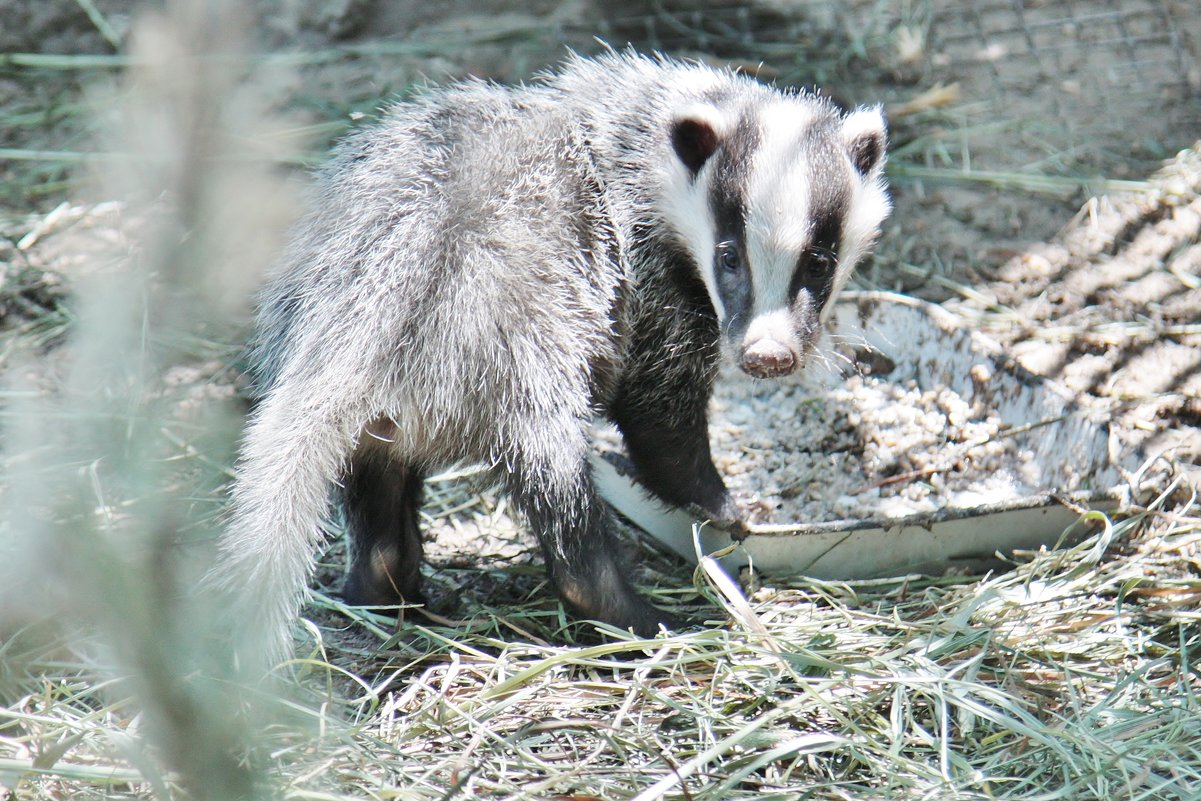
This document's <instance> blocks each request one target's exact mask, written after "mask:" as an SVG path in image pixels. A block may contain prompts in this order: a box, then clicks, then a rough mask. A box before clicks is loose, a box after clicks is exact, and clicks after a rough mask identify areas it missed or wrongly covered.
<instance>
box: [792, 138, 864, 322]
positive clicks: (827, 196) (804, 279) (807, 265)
mask: <svg viewBox="0 0 1201 801" xmlns="http://www.w3.org/2000/svg"><path fill="white" fill-rule="evenodd" d="M812 147H813V150H812V158H811V159H810V161H809V165H810V167H809V213H810V217H811V218H812V227H811V229H810V232H811V233H810V236H809V241H808V244H807V245H806V247H805V249H804V250H803V251H802V252H801V253H800V255H799V256H798V258H797V261H796V266H795V268H794V272H793V275H792V281H791V282H790V284H789V288H788V295H789V297H791V298H794V299H795V298H796V296H797V294H798V293H799V292H801V290H805V291H806V292H807V293H808V294H809V297H810V298H811V299H812V301H813V308H814V309H815V310H817V311H820V310H821V309H823V308H825V306H826V303H827V302H828V301H829V300H830V294H831V293H832V292H833V291H834V281H835V278H836V277H837V272H838V258H839V249H840V245H841V243H842V232H843V227H844V225H845V222H846V216H847V213H848V211H849V209H850V203H851V187H850V184H849V176H848V175H847V168H846V162H845V160H844V158H843V157H842V156H841V154H840V153H838V152H837V150H836V149H835V148H834V147H833V146H831V144H830V143H829V142H828V141H824V142H821V143H817V142H814V143H813V144H812Z"/></svg>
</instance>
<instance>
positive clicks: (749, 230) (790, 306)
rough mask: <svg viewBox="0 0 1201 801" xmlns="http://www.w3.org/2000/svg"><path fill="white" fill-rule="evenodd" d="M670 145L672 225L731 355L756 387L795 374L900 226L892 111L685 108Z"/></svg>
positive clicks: (789, 105) (804, 100)
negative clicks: (894, 199)
mask: <svg viewBox="0 0 1201 801" xmlns="http://www.w3.org/2000/svg"><path fill="white" fill-rule="evenodd" d="M670 135H671V149H672V151H673V155H674V160H675V162H676V163H675V164H673V166H672V168H671V171H670V172H671V175H670V177H669V178H668V181H667V184H668V185H667V194H668V196H669V200H668V202H667V203H666V204H665V212H666V213H665V216H666V218H667V221H668V222H669V223H670V224H671V225H672V227H673V228H674V229H675V231H676V233H677V234H678V236H679V238H680V241H681V242H682V244H683V245H684V247H685V248H686V249H687V250H688V251H689V253H690V255H691V256H692V258H693V259H694V260H695V263H696V265H697V267H698V269H699V271H700V277H701V279H702V281H703V282H704V284H705V287H706V289H707V290H708V294H709V297H710V299H711V300H712V302H713V307H714V309H715V310H716V312H717V317H718V320H719V321H720V323H721V328H722V332H723V340H724V341H723V350H726V351H727V352H732V355H733V357H734V359H735V360H736V361H737V363H738V364H739V366H740V367H741V368H742V370H743V371H745V372H746V373H748V374H750V375H752V376H755V377H759V378H769V377H775V376H782V375H787V374H789V373H792V372H794V371H795V370H797V369H799V368H800V367H801V366H802V364H803V363H804V361H805V358H806V356H807V355H808V353H809V352H810V351H811V350H812V349H813V348H814V346H815V345H816V344H817V341H818V339H819V337H820V333H821V323H822V321H823V320H824V319H825V317H826V316H827V315H828V314H829V312H830V307H831V301H832V300H833V298H834V296H835V295H836V294H837V293H838V291H839V290H840V289H841V288H842V286H843V285H844V284H845V283H846V280H847V278H848V276H849V275H850V272H851V269H852V268H853V267H854V265H855V263H856V262H857V261H858V260H859V258H860V257H861V256H862V255H863V254H864V252H865V251H866V250H867V249H868V248H869V247H870V246H871V245H872V243H873V241H874V240H875V238H876V235H877V234H878V232H879V227H880V223H881V222H883V220H884V218H885V217H886V216H888V212H889V209H890V204H889V200H888V196H887V193H886V190H885V186H884V179H883V176H882V172H883V162H884V150H885V138H886V134H885V124H884V117H883V114H882V112H881V110H880V109H879V108H864V109H858V110H856V111H853V112H850V113H843V112H841V111H839V110H838V109H836V108H835V107H834V106H833V104H831V103H829V102H828V101H826V100H824V99H820V98H815V97H810V96H804V95H793V96H790V95H780V94H774V93H773V95H772V100H771V101H770V102H768V103H747V104H744V105H742V106H741V107H735V108H733V109H730V108H726V107H723V106H721V105H716V104H714V105H710V104H700V105H696V106H691V107H688V108H685V109H682V110H681V111H680V112H679V113H677V114H676V115H675V117H674V119H673V120H672V122H671V129H670Z"/></svg>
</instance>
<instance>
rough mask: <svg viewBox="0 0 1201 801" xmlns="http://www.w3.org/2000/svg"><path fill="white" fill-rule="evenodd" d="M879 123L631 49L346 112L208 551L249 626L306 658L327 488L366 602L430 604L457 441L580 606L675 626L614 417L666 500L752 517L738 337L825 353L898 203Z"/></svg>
mask: <svg viewBox="0 0 1201 801" xmlns="http://www.w3.org/2000/svg"><path fill="white" fill-rule="evenodd" d="M885 142H886V132H885V122H884V118H883V114H882V111H881V109H880V108H879V107H862V108H858V109H854V110H849V111H848V110H843V109H841V108H839V107H838V106H836V105H835V104H834V103H832V102H831V101H830V100H828V99H826V98H824V97H823V96H821V95H819V94H816V93H811V92H804V91H782V90H779V89H776V88H772V87H769V86H767V85H765V84H762V83H760V82H758V81H757V80H755V79H753V78H751V77H748V76H745V75H741V74H736V73H734V72H732V71H725V70H719V69H714V68H710V67H707V66H701V65H698V64H693V63H685V62H680V61H676V60H672V59H670V58H667V57H663V56H654V57H651V56H643V55H639V54H636V53H633V52H620V53H618V52H609V53H607V54H605V55H602V56H600V57H597V58H584V57H579V56H572V57H571V58H570V59H569V60H568V61H567V62H566V63H565V65H564V66H563V67H562V68H561V69H560V70H559V71H558V72H555V73H551V74H547V75H544V76H542V78H541V79H540V80H538V81H537V82H535V83H533V84H531V85H523V86H519V87H502V86H498V85H494V84H491V83H487V82H483V81H476V80H473V81H468V82H464V83H460V84H457V85H454V86H451V87H449V88H442V89H431V90H427V91H426V92H424V94H422V95H421V96H419V97H417V98H416V99H412V100H408V101H404V102H399V103H396V104H394V105H392V106H390V107H388V108H386V109H384V110H383V111H382V112H381V119H380V120H379V121H378V122H377V123H374V124H372V125H370V126H369V127H366V128H365V129H362V130H360V131H358V132H355V133H352V134H351V135H349V136H348V137H347V138H346V139H345V140H344V141H343V142H341V143H340V145H338V146H337V147H336V149H335V152H334V155H333V158H332V160H331V161H330V162H329V163H328V165H327V166H326V167H325V168H324V169H323V170H322V171H321V172H320V173H319V175H318V176H317V178H316V179H315V182H314V184H315V185H314V189H313V192H312V202H311V204H310V206H309V210H308V211H307V213H306V214H305V215H304V216H303V217H302V218H301V219H300V220H299V222H298V224H297V225H296V226H295V229H294V232H293V234H292V237H291V239H290V244H289V245H288V246H287V247H286V248H285V250H284V252H283V255H282V258H281V259H280V260H279V262H278V264H277V265H276V266H275V268H274V269H273V270H272V271H271V273H270V274H269V276H268V279H267V281H266V285H265V288H264V289H263V290H262V292H261V295H260V298H259V309H258V314H257V323H256V328H255V334H254V335H253V337H252V342H251V347H250V349H249V353H250V359H249V361H250V365H251V368H250V374H251V377H252V380H253V384H254V388H255V395H256V406H255V407H254V409H253V410H252V412H251V415H250V418H249V420H248V423H247V427H246V430H245V434H244V438H243V442H242V446H241V451H240V455H239V461H238V466H237V474H236V480H235V482H234V485H233V489H232V498H231V504H230V509H231V511H230V518H229V520H228V525H227V527H226V529H225V531H224V533H223V535H222V537H221V539H220V543H219V553H218V557H217V562H216V564H215V566H214V568H213V570H212V573H211V579H212V581H213V582H215V584H216V585H217V586H218V587H219V588H220V589H222V590H223V591H227V592H229V593H230V594H231V603H230V609H231V610H232V617H233V618H234V620H235V621H236V625H238V626H239V627H240V628H241V629H242V632H241V634H242V635H243V636H244V637H246V638H249V639H251V640H252V641H253V642H254V643H255V645H254V646H252V647H254V648H258V649H260V650H259V653H260V655H261V656H262V657H263V658H264V659H268V658H278V657H281V656H283V655H285V654H286V652H287V645H288V643H289V641H290V640H289V637H288V630H289V624H290V621H291V619H292V618H293V617H294V616H295V615H297V614H298V612H299V605H300V602H301V600H302V598H303V595H304V592H305V587H306V585H307V582H308V579H309V577H310V573H311V571H312V569H313V565H314V560H315V555H316V553H317V551H318V549H319V547H320V545H321V543H322V541H323V537H324V532H325V531H326V530H328V529H329V528H330V527H331V526H330V525H329V521H330V519H331V518H330V513H331V511H332V509H333V508H334V504H336V505H337V506H340V507H341V512H342V519H343V520H344V521H345V526H346V529H347V531H348V533H349V542H350V547H349V554H350V555H349V567H348V572H347V577H346V580H345V585H344V590H343V592H344V596H345V599H346V600H347V601H348V602H350V603H352V604H364V605H384V604H397V603H400V602H405V603H420V602H421V600H422V592H421V572H420V565H421V559H422V534H421V526H420V523H419V507H420V504H421V498H422V485H423V480H424V478H425V477H426V476H427V475H430V474H431V471H435V470H440V469H443V468H445V467H448V466H451V465H454V464H463V463H476V464H482V465H484V466H485V468H486V469H487V471H488V472H489V473H490V474H491V475H492V476H494V477H495V479H496V480H497V481H498V482H499V483H500V485H501V486H502V488H503V489H504V490H505V491H506V492H507V493H508V494H509V496H510V498H511V502H512V504H513V505H514V506H515V508H516V509H518V510H519V511H520V512H521V513H522V515H523V516H524V519H525V520H526V521H527V522H528V525H529V526H530V528H531V529H532V530H533V532H534V533H535V534H536V536H537V539H538V542H539V543H540V546H541V550H542V553H543V555H544V558H545V563H546V568H547V571H548V574H549V577H550V580H551V583H552V584H553V586H554V587H555V588H556V590H557V592H558V594H559V596H560V597H561V598H562V600H563V601H564V602H565V604H566V605H567V606H568V607H569V608H570V609H571V610H574V612H575V613H576V614H577V615H579V616H581V617H583V618H589V619H594V620H597V621H602V622H604V623H607V624H611V625H612V626H615V627H618V628H620V629H629V630H632V631H633V632H635V633H636V634H638V635H652V634H654V633H655V632H657V631H658V630H659V628H660V626H666V627H668V628H671V627H674V626H676V625H678V623H679V621H678V620H677V619H676V618H675V617H674V616H673V615H672V614H670V613H668V612H666V611H663V610H661V609H659V608H656V607H655V606H654V605H652V604H651V603H649V602H648V601H647V600H646V599H645V598H644V597H643V596H642V595H640V594H639V593H638V592H637V591H636V590H635V589H634V588H633V587H632V586H631V584H630V581H629V579H628V576H627V571H626V568H625V567H624V566H623V564H622V560H621V558H620V557H619V556H618V553H619V550H618V548H617V547H616V543H615V539H614V532H613V529H614V519H613V513H612V511H611V510H610V509H609V508H608V506H607V505H606V504H605V503H604V502H603V501H602V500H601V499H600V498H599V497H598V495H597V491H596V488H595V487H594V484H593V480H592V477H591V474H590V468H589V459H588V454H589V447H590V443H589V430H590V426H591V423H592V421H593V419H594V416H597V415H600V416H604V417H607V418H608V419H609V420H611V421H612V422H614V423H615V424H616V425H617V427H618V429H619V430H620V431H621V434H622V436H623V439H624V442H625V445H626V448H627V452H628V456H629V458H630V460H631V462H632V463H633V465H634V467H635V469H636V472H637V476H638V478H639V480H640V481H641V483H642V484H643V485H644V487H645V488H646V489H647V490H648V491H649V492H651V493H652V494H653V495H654V496H656V497H657V498H658V499H660V500H661V501H663V502H666V503H667V504H672V505H676V506H679V507H684V508H688V509H691V510H693V511H694V512H695V513H696V514H698V515H703V516H705V517H707V518H709V519H711V520H714V521H718V522H721V523H725V524H735V523H737V521H739V520H740V519H741V513H740V511H739V509H738V507H737V505H736V503H735V502H734V501H733V500H732V499H731V496H730V494H729V493H728V492H727V490H726V487H725V485H724V484H723V482H722V479H721V477H720V476H719V475H718V472H717V470H716V469H715V468H714V465H713V462H712V459H711V456H710V450H709V442H708V433H707V425H706V407H707V404H708V400H709V397H710V393H711V389H712V385H713V381H714V378H715V375H716V372H717V369H718V365H719V359H720V358H721V357H722V355H723V353H724V354H726V356H727V358H731V359H733V360H734V361H735V362H736V363H737V364H738V365H739V366H740V367H741V369H742V370H743V371H745V372H746V373H747V374H749V375H750V376H753V377H756V378H772V377H776V376H783V375H787V374H789V373H793V372H794V371H797V370H799V369H800V368H801V367H802V365H803V364H804V363H805V360H806V358H807V356H808V355H809V354H811V353H812V351H813V349H814V347H815V344H816V342H817V340H818V338H819V335H820V331H821V328H822V321H823V319H824V317H825V316H826V314H827V313H828V312H829V310H830V304H831V300H832V298H833V297H834V296H835V294H836V293H837V292H838V291H839V289H840V288H841V287H842V286H843V284H844V283H845V282H846V280H847V277H848V274H849V273H850V271H851V269H852V267H853V266H854V265H855V263H856V261H858V260H859V259H860V257H861V256H862V255H863V254H864V252H865V251H866V250H867V249H869V247H870V246H871V245H872V243H873V241H874V239H875V238H876V236H877V233H878V231H879V228H880V224H881V223H882V221H883V220H884V219H885V217H886V216H887V214H888V212H889V208H890V203H889V200H888V196H887V191H886V187H885V183H884V178H883V176H882V167H883V162H884V158H885Z"/></svg>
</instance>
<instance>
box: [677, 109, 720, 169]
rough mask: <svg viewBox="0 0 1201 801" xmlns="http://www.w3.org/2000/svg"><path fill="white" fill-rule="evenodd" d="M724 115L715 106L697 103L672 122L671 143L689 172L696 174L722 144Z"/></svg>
mask: <svg viewBox="0 0 1201 801" xmlns="http://www.w3.org/2000/svg"><path fill="white" fill-rule="evenodd" d="M721 130H722V124H721V117H720V115H719V114H718V112H717V109H715V108H713V107H711V106H695V107H693V108H689V109H686V110H685V111H684V112H683V113H681V114H679V115H677V116H676V118H675V120H674V121H673V122H672V124H671V146H672V148H673V149H674V150H675V151H676V155H677V156H678V157H679V159H680V161H681V162H683V164H684V166H685V167H687V168H688V171H689V172H690V173H691V174H692V175H693V177H695V176H696V174H697V173H698V172H700V171H701V167H703V166H705V162H706V161H708V160H709V157H710V156H712V155H713V153H714V152H715V151H716V150H717V148H718V147H720V146H721Z"/></svg>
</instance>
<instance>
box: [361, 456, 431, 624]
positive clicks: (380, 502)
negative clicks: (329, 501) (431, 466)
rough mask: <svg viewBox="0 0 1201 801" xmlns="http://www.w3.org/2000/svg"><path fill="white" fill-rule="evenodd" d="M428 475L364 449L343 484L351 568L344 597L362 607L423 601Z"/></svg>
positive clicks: (388, 457)
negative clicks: (423, 533) (423, 528)
mask: <svg viewBox="0 0 1201 801" xmlns="http://www.w3.org/2000/svg"><path fill="white" fill-rule="evenodd" d="M424 483H425V477H424V475H423V473H422V472H421V471H420V470H418V469H417V468H415V467H412V466H407V465H405V464H403V463H401V462H399V461H397V460H394V459H392V458H390V456H389V455H388V454H387V453H385V452H383V448H380V447H374V448H370V449H364V448H360V451H359V452H358V453H357V454H356V455H355V457H354V458H353V459H352V460H351V463H350V466H349V468H348V469H347V471H346V474H345V476H344V478H343V481H342V488H341V492H340V495H341V504H342V511H343V515H344V517H345V520H346V529H347V533H348V534H349V536H350V566H349V570H348V572H347V575H346V583H345V585H344V586H343V589H342V596H343V598H345V599H346V601H347V602H349V603H352V604H356V605H361V606H384V605H388V604H397V603H421V601H422V594H421V556H422V547H421V528H420V524H419V512H420V509H421V495H422V489H423V487H424Z"/></svg>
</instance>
